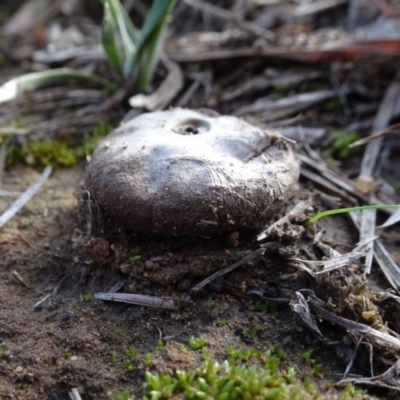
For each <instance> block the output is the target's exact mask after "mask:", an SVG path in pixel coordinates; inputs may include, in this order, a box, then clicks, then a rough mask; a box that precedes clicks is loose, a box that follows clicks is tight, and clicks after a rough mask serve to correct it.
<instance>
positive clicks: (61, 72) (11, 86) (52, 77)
mask: <svg viewBox="0 0 400 400" xmlns="http://www.w3.org/2000/svg"><path fill="white" fill-rule="evenodd" d="M72 79H74V80H83V81H90V82H94V83H97V84H99V85H101V86H103V87H104V89H105V90H107V91H114V90H115V89H116V87H115V85H114V84H113V83H111V82H109V81H108V80H106V79H103V78H101V77H99V76H97V75H94V74H90V73H88V72H82V71H78V70H75V69H72V68H58V69H51V70H47V71H40V72H32V73H30V74H26V75H22V76H19V77H18V78H14V79H11V80H10V81H8V82H6V83H5V84H4V85H2V86H0V104H1V103H4V102H6V101H9V100H12V99H15V98H16V97H17V96H20V95H22V94H24V93H27V92H32V91H34V90H36V89H40V88H43V87H46V86H50V85H54V84H60V83H63V82H66V81H70V80H72Z"/></svg>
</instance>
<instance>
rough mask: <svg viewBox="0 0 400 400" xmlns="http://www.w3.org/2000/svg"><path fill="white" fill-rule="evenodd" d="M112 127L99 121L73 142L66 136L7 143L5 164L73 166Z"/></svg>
mask: <svg viewBox="0 0 400 400" xmlns="http://www.w3.org/2000/svg"><path fill="white" fill-rule="evenodd" d="M113 128H114V127H113V126H112V125H111V124H109V123H106V122H101V123H99V124H98V125H97V126H96V127H95V128H94V130H93V132H91V133H87V134H85V135H84V136H83V138H82V139H81V140H80V141H79V142H78V143H76V142H75V143H74V142H73V141H72V140H70V139H69V138H67V140H66V139H65V138H63V139H46V140H40V141H33V142H25V143H24V144H9V146H8V147H7V157H6V165H13V164H15V163H17V162H22V163H26V164H29V165H34V166H38V167H43V166H47V165H51V166H52V167H73V166H74V165H76V163H77V162H78V160H80V159H82V158H84V157H86V156H88V155H90V154H91V153H93V151H94V150H95V148H96V146H97V143H98V141H99V140H100V139H101V138H102V137H104V136H106V135H107V134H108V133H109V132H110V131H111V130H112V129H113Z"/></svg>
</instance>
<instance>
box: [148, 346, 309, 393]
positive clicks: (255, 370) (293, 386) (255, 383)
mask: <svg viewBox="0 0 400 400" xmlns="http://www.w3.org/2000/svg"><path fill="white" fill-rule="evenodd" d="M232 354H234V355H235V357H234V358H232V357H231V356H232ZM228 356H229V357H228V359H227V360H225V361H224V362H223V363H221V364H220V363H217V362H215V361H212V360H206V361H204V362H203V363H202V364H201V365H200V366H199V367H197V368H196V369H194V370H192V371H179V370H178V371H176V373H175V374H173V375H168V374H153V373H150V372H146V387H145V392H144V399H149V400H150V399H176V398H191V399H218V400H230V399H255V400H263V399H276V400H280V399H281V400H286V399H294V400H296V399H304V398H307V396H309V393H310V391H312V388H311V387H310V385H308V387H305V386H304V385H303V384H302V383H301V382H300V381H299V380H298V379H297V378H296V376H295V373H294V370H293V369H291V370H288V371H283V372H280V371H279V370H278V367H277V358H276V357H275V356H273V355H271V352H264V353H263V352H260V351H258V350H255V349H251V350H241V349H236V348H233V347H232V348H230V353H229V354H228ZM243 356H245V358H247V356H248V357H249V358H248V360H247V362H246V363H244V362H243ZM313 397H314V393H313Z"/></svg>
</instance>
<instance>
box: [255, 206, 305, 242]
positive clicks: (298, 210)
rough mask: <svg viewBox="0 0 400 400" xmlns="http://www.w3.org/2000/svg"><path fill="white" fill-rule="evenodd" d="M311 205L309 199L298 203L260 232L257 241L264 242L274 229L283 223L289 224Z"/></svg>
mask: <svg viewBox="0 0 400 400" xmlns="http://www.w3.org/2000/svg"><path fill="white" fill-rule="evenodd" d="M311 205H312V200H311V199H309V200H307V201H304V200H302V201H299V202H298V203H297V204H296V205H295V206H294V207H293V208H292V209H291V210H290V211H289V212H288V213H287V214H286V215H285V216H284V217H282V218H281V219H279V220H278V221H276V222H274V223H273V224H271V225H269V226H268V227H267V228H266V229H264V230H263V231H262V232H260V233H259V234H258V235H257V241H258V242H259V241H261V240H264V239H266V238H268V236H269V235H270V234H271V232H273V231H274V229H275V228H276V227H277V226H279V225H281V224H284V223H285V222H290V221H291V220H293V219H294V218H296V217H297V216H299V215H301V214H303V213H304V212H305V211H306V210H307V209H309V208H310V207H311Z"/></svg>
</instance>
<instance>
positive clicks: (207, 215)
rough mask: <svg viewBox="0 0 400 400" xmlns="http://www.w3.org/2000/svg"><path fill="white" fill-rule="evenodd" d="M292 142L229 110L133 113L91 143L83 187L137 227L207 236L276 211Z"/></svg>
mask: <svg viewBox="0 0 400 400" xmlns="http://www.w3.org/2000/svg"><path fill="white" fill-rule="evenodd" d="M299 169H300V168H299V162H298V160H297V158H296V154H295V149H294V143H293V142H292V141H290V140H288V139H286V138H284V137H283V136H282V135H281V134H280V133H279V132H276V131H270V130H262V129H259V128H257V127H255V126H252V125H250V124H248V123H246V122H245V121H243V120H241V119H238V118H236V117H229V116H218V117H210V116H207V115H206V114H203V113H200V112H197V111H192V110H188V109H179V108H178V109H174V110H169V111H157V112H152V113H146V114H141V115H139V116H138V117H136V118H134V119H132V120H130V121H128V122H127V123H126V124H124V125H123V126H121V127H120V128H118V129H116V130H114V131H113V132H111V133H110V134H109V135H108V136H107V137H105V138H104V139H103V140H102V141H101V142H100V144H99V145H98V147H97V149H96V151H95V152H94V154H93V157H92V161H91V163H90V164H89V166H88V168H87V173H86V188H87V189H88V191H89V192H90V195H91V197H92V198H93V199H94V200H95V202H96V203H97V205H98V206H99V208H100V210H102V211H103V212H104V213H105V214H106V215H108V216H110V217H111V218H113V219H114V220H116V221H117V222H119V223H120V224H122V225H123V226H125V227H127V228H131V229H133V230H135V231H138V232H143V233H147V234H163V235H184V234H191V235H201V236H209V235H212V234H218V233H221V232H224V231H228V230H232V229H236V228H240V227H244V226H251V225H252V224H254V223H255V222H257V221H260V220H264V219H266V218H268V217H270V216H272V215H274V214H276V213H277V212H278V211H279V210H280V209H281V208H282V206H283V205H284V204H285V202H286V201H287V200H288V199H289V198H290V196H291V195H292V194H293V192H294V190H295V189H296V183H297V180H298V178H299Z"/></svg>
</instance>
